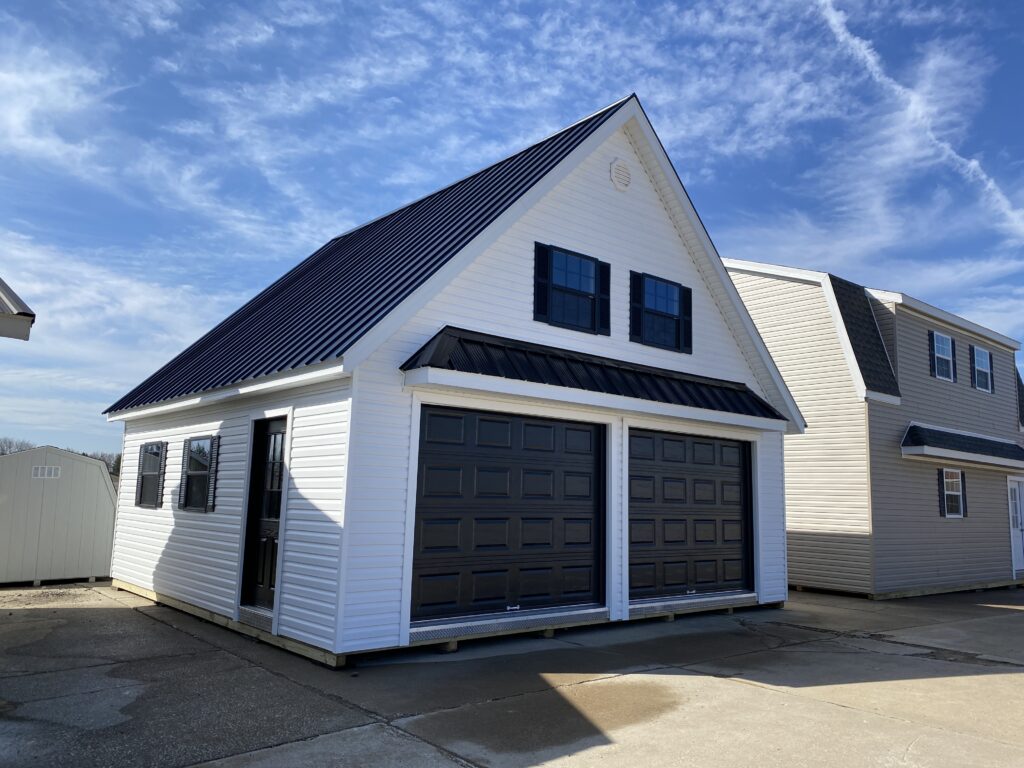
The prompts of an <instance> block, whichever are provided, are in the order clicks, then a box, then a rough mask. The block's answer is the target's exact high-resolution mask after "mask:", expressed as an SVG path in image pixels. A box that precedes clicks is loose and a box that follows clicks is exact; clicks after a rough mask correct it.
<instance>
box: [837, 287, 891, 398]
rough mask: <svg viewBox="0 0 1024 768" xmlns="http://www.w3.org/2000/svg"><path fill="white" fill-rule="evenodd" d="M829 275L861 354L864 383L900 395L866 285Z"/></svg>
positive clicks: (855, 348)
mask: <svg viewBox="0 0 1024 768" xmlns="http://www.w3.org/2000/svg"><path fill="white" fill-rule="evenodd" d="M828 277H829V280H830V281H831V283H832V291H833V292H834V293H835V296H836V302H837V303H838V304H839V314H840V315H842V317H843V325H845V326H846V335H847V336H848V337H849V339H850V345H851V346H852V347H853V355H854V357H856V358H857V366H858V367H859V368H860V372H861V376H863V377H864V386H866V387H867V388H868V389H869V390H871V391H872V392H880V393H882V394H884V395H892V396H893V397H899V396H900V387H899V384H898V382H897V381H896V374H895V373H893V370H892V364H891V363H890V362H889V355H888V353H887V352H886V351H885V344H884V343H883V342H882V335H881V332H880V331H879V330H878V323H877V322H876V321H875V315H874V312H872V311H871V304H870V300H869V299H868V296H867V293H866V292H865V290H864V286H862V285H857V284H856V283H851V282H850V281H849V280H843V279H842V278H841V277H836V276H835V275H829V276H828Z"/></svg>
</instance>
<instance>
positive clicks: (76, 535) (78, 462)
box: [0, 446, 116, 584]
mask: <svg viewBox="0 0 1024 768" xmlns="http://www.w3.org/2000/svg"><path fill="white" fill-rule="evenodd" d="M115 507H116V499H115V494H114V486H113V485H112V484H111V482H110V474H109V473H108V472H107V466H106V465H105V464H104V463H103V462H102V461H99V460H98V459H91V458H89V457H88V456H82V455H80V454H77V453H73V452H71V451H65V450H62V449H60V448H52V447H49V446H43V447H40V448H32V449H30V450H27V451H19V452H18V453H12V454H9V455H7V456H0V584H9V583H11V582H25V581H31V582H42V581H56V580H62V579H85V578H93V577H99V576H107V575H108V574H109V573H110V551H111V547H112V544H113V535H114V510H115Z"/></svg>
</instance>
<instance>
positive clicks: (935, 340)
mask: <svg viewBox="0 0 1024 768" xmlns="http://www.w3.org/2000/svg"><path fill="white" fill-rule="evenodd" d="M940 337H941V338H943V339H945V340H946V341H948V342H949V355H948V356H946V355H940V354H939V338H940ZM932 354H933V355H935V378H936V379H940V380H942V381H953V337H952V336H950V335H948V334H945V333H939V332H938V331H932ZM939 360H948V361H949V376H943V375H942V374H940V373H939Z"/></svg>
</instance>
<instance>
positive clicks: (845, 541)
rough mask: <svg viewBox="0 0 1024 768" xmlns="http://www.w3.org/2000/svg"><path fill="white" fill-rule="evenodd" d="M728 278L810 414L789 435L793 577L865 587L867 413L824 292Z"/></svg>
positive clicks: (789, 283)
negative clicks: (801, 431)
mask: <svg viewBox="0 0 1024 768" xmlns="http://www.w3.org/2000/svg"><path fill="white" fill-rule="evenodd" d="M731 277H732V279H733V282H734V283H735V285H736V288H737V290H738V291H739V293H740V296H741V297H742V298H743V301H744V303H745V304H746V305H747V310H748V311H749V312H750V315H751V317H752V318H753V319H754V323H755V324H756V325H757V328H758V330H759V331H760V333H761V336H762V338H763V339H764V341H765V344H766V345H767V346H768V351H769V352H771V354H772V357H773V358H774V359H775V363H776V365H777V366H778V367H779V370H780V371H781V373H782V376H783V378H784V379H785V380H786V384H787V385H788V386H789V389H790V391H791V392H792V393H793V397H794V398H795V399H796V402H797V405H798V406H799V408H800V410H801V412H802V413H803V415H804V419H805V420H806V421H807V431H806V432H805V433H804V434H802V435H787V436H786V438H785V442H786V465H785V477H786V529H787V535H788V541H789V557H788V560H789V581H790V583H792V584H799V585H803V586H813V587H819V588H824V589H838V590H849V591H868V590H869V589H870V583H871V545H870V535H871V524H870V507H869V504H868V494H867V484H868V467H867V435H866V419H867V413H866V407H865V404H864V401H863V400H861V399H860V398H858V396H857V392H856V390H855V387H854V382H853V378H852V375H851V373H850V368H849V365H848V363H847V360H846V358H845V357H844V355H843V348H842V346H841V342H840V337H839V334H838V333H837V330H836V325H835V320H834V318H833V316H832V314H831V312H830V311H829V307H828V304H827V302H826V297H825V293H824V290H823V288H822V287H821V286H820V285H818V284H814V283H807V282H798V281H795V280H787V279H782V278H775V277H771V276H767V275H753V274H746V273H743V272H732V273H731Z"/></svg>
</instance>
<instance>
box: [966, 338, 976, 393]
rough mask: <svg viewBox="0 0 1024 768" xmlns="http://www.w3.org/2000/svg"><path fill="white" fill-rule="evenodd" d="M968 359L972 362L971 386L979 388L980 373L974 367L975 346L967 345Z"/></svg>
mask: <svg viewBox="0 0 1024 768" xmlns="http://www.w3.org/2000/svg"><path fill="white" fill-rule="evenodd" d="M967 357H968V359H969V360H970V362H971V386H972V387H974V388H975V389H977V388H978V371H977V370H976V369H975V367H974V345H973V344H968V345H967Z"/></svg>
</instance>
